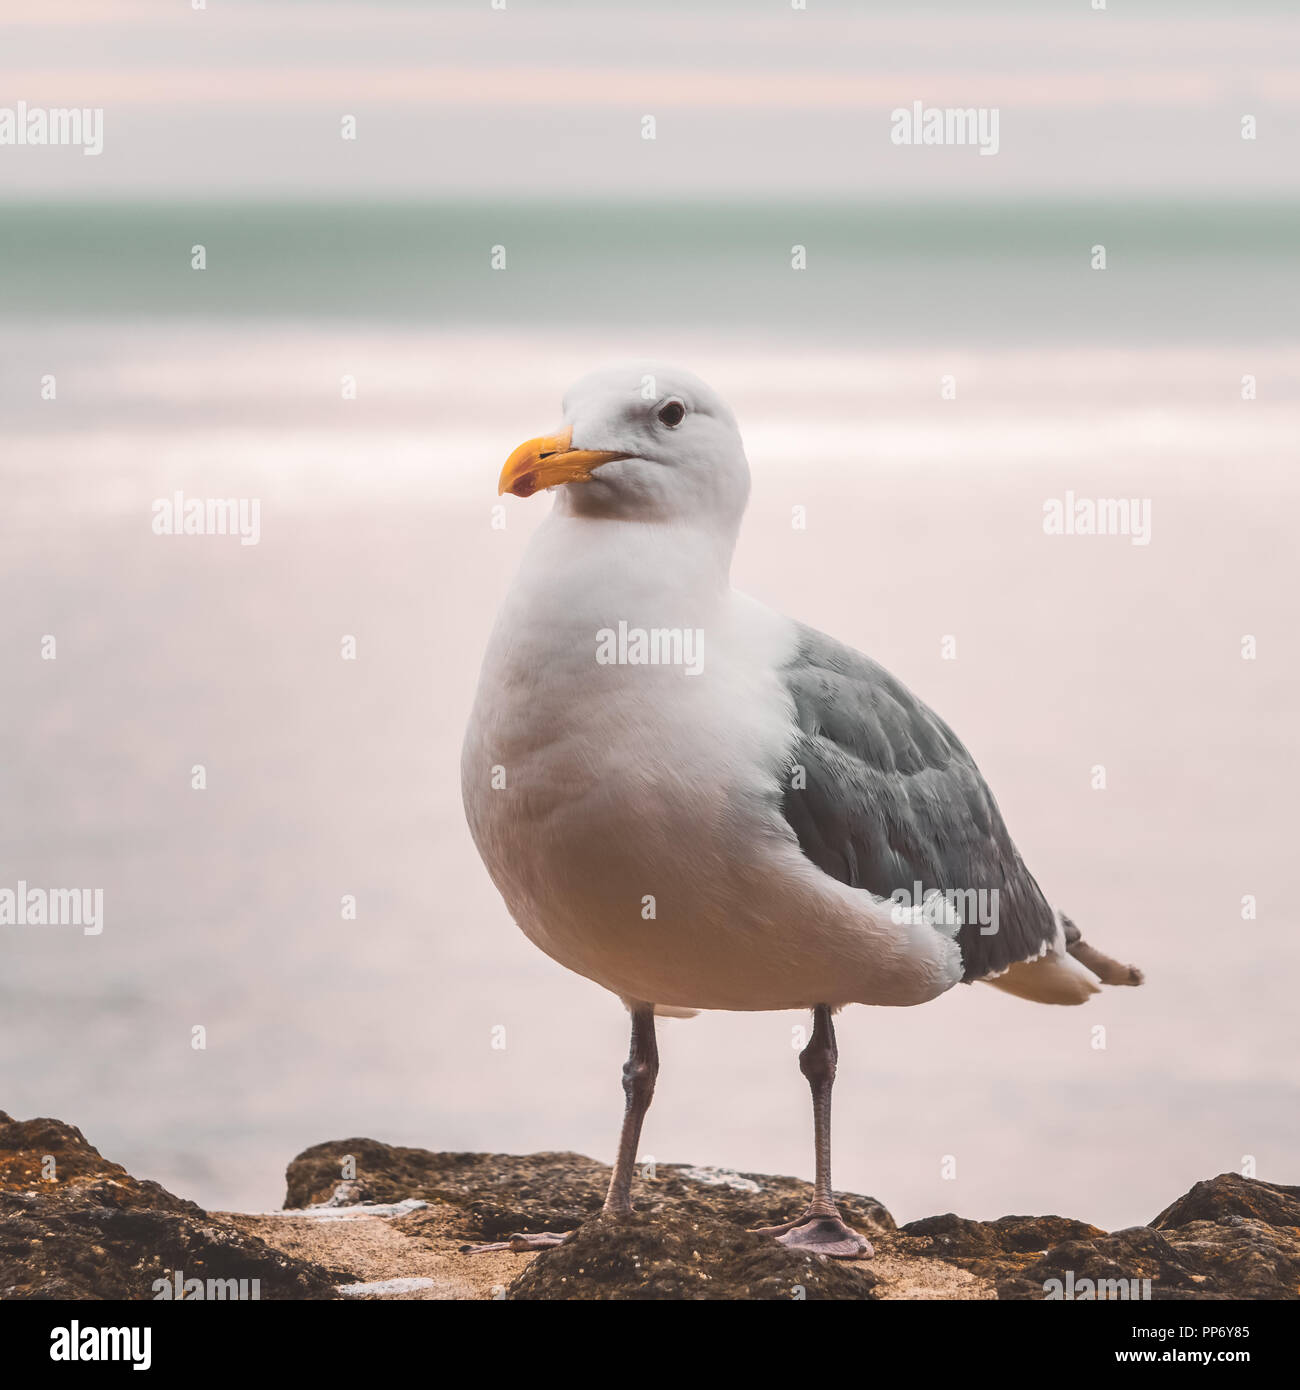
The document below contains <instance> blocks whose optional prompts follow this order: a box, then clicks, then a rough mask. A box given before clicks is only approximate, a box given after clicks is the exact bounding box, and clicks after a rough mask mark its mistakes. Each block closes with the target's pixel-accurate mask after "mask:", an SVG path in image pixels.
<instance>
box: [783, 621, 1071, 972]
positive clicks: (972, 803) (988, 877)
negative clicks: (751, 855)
mask: <svg viewBox="0 0 1300 1390" xmlns="http://www.w3.org/2000/svg"><path fill="white" fill-rule="evenodd" d="M782 674H783V676H784V678H785V682H786V685H787V688H788V689H789V692H790V695H791V697H792V699H793V701H794V707H795V711H796V718H797V721H798V725H799V733H798V735H797V737H796V739H795V743H794V746H793V748H792V750H791V754H790V762H791V765H792V766H791V768H790V769H789V771H790V773H791V775H790V776H788V777H787V779H786V782H785V794H784V799H783V804H782V811H783V812H784V815H785V818H786V820H787V821H788V822H789V823H790V826H791V827H792V828H793V830H794V832H795V834H796V836H797V837H798V839H799V844H800V847H801V848H802V849H803V852H804V854H805V855H807V857H808V858H809V859H811V860H812V862H813V863H814V864H816V865H817V866H818V867H819V868H820V869H822V870H823V871H824V872H825V873H828V874H830V875H831V876H832V877H833V878H836V879H838V880H839V881H840V882H841V883H847V884H850V885H851V886H853V887H855V888H866V889H868V890H869V891H870V892H872V893H875V894H876V895H877V896H878V897H889V896H890V895H891V894H892V893H895V892H896V891H898V890H904V891H906V893H907V894H908V895H909V897H908V901H911V898H912V895H913V892H914V890H913V885H914V884H916V883H920V884H921V885H922V887H923V890H924V891H926V892H928V891H930V890H931V889H938V890H939V891H941V892H960V893H963V894H967V893H969V892H970V890H975V891H976V892H977V893H978V892H980V891H981V890H983V891H984V892H986V893H991V892H992V890H996V897H995V898H993V897H988V898H985V899H984V901H985V902H986V903H988V904H992V903H994V902H996V904H997V916H996V930H995V931H992V932H988V933H987V934H986V931H982V930H981V924H980V923H979V922H977V921H973V920H969V919H970V918H971V917H972V916H974V915H975V914H973V913H971V912H969V911H968V912H967V913H965V914H964V915H965V916H966V918H967V920H965V921H964V922H963V925H962V926H961V927H960V929H959V931H958V935H957V940H958V942H959V944H960V946H961V953H962V963H963V966H964V968H965V974H964V978H965V979H966V980H967V981H971V980H978V979H982V978H983V977H984V976H987V975H991V974H997V973H999V972H1001V971H1002V970H1005V969H1006V967H1007V966H1009V965H1011V964H1013V963H1014V962H1016V961H1023V960H1031V959H1034V958H1036V957H1037V956H1039V955H1041V954H1042V951H1043V948H1044V946H1045V945H1047V943H1049V942H1051V941H1052V940H1053V939H1054V937H1055V935H1056V923H1055V919H1054V916H1053V913H1052V909H1051V908H1050V907H1049V906H1048V903H1047V900H1046V899H1045V898H1044V897H1043V894H1042V890H1041V889H1040V888H1039V886H1038V884H1037V883H1036V882H1035V881H1034V878H1033V875H1032V874H1031V873H1030V872H1029V870H1028V869H1026V868H1025V865H1024V863H1023V861H1022V860H1021V858H1020V854H1019V852H1018V851H1017V850H1016V847H1015V845H1014V844H1013V843H1012V841H1011V836H1010V835H1009V834H1008V833H1007V828H1006V826H1005V824H1004V823H1003V821H1002V815H1001V813H1000V812H999V810H998V807H997V802H996V801H994V799H993V793H992V792H991V791H989V789H988V786H987V785H986V784H985V781H984V779H983V777H981V776H980V772H979V769H978V768H977V767H976V766H975V762H974V759H973V758H972V757H971V755H970V754H969V753H968V752H967V751H966V749H965V748H964V747H963V746H962V744H961V742H960V740H959V739H958V738H957V736H956V735H955V734H954V733H953V732H952V730H951V729H949V728H948V726H947V725H946V724H945V723H944V722H943V720H941V719H940V718H939V717H938V715H936V714H935V713H934V712H933V711H932V710H930V709H928V708H927V707H926V705H924V704H923V703H922V702H921V701H920V700H918V699H917V698H916V696H915V695H913V694H912V693H911V691H910V690H908V689H907V687H906V686H904V685H903V684H902V683H901V682H900V681H897V680H895V679H894V677H893V676H891V675H890V674H889V672H888V671H886V670H885V669H884V668H883V667H882V666H879V665H877V664H876V662H874V661H872V660H871V659H870V658H868V657H865V656H862V655H861V654H860V653H858V652H855V651H854V650H853V649H852V648H850V647H846V646H843V645H842V644H841V643H839V642H836V641H835V640H834V639H833V638H830V637H827V636H825V635H824V634H822V633H820V632H817V631H816V630H815V629H813V628H809V627H804V626H803V625H802V624H801V625H799V641H798V646H797V650H796V652H795V654H794V656H793V657H792V658H791V659H790V661H789V662H788V663H787V665H786V667H785V668H784V671H783V673H782ZM795 765H798V766H801V767H802V768H803V769H804V775H803V776H802V777H797V776H795V775H793V774H794V769H795ZM801 782H802V783H803V784H804V785H802V786H800V785H799V784H800V783H801ZM964 901H966V902H974V901H977V900H974V899H969V898H968V899H965V900H964ZM984 916H985V927H986V930H987V926H988V925H989V923H990V919H991V918H992V916H993V914H992V912H991V911H987V912H985V914H984Z"/></svg>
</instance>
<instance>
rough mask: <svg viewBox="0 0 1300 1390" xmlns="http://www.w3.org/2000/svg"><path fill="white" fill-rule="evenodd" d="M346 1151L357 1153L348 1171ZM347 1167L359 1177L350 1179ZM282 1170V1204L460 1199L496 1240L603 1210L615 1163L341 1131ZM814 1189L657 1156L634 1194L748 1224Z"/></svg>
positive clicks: (468, 1227) (569, 1224) (853, 1210)
mask: <svg viewBox="0 0 1300 1390" xmlns="http://www.w3.org/2000/svg"><path fill="white" fill-rule="evenodd" d="M349 1157H350V1158H351V1159H352V1160H353V1162H352V1164H351V1165H349V1167H348V1168H347V1169H346V1170H345V1167H344V1164H345V1160H347V1159H348V1158H349ZM344 1171H354V1172H355V1174H356V1177H355V1178H354V1179H353V1180H351V1181H345V1180H344V1178H343V1176H342V1175H343V1173H344ZM285 1178H286V1192H285V1206H286V1207H306V1206H310V1205H312V1204H314V1203H321V1202H329V1201H335V1202H338V1203H353V1202H393V1201H400V1200H401V1199H402V1198H404V1197H418V1198H422V1199H423V1200H425V1201H427V1202H430V1203H442V1204H444V1205H449V1206H452V1207H455V1208H457V1209H458V1210H459V1211H460V1212H461V1214H462V1215H463V1218H464V1222H465V1225H464V1231H465V1238H466V1240H475V1239H482V1240H498V1239H500V1238H501V1237H502V1236H507V1235H510V1234H512V1233H513V1232H515V1231H572V1230H574V1229H575V1228H576V1227H578V1226H580V1225H581V1224H582V1223H583V1222H584V1221H587V1220H589V1219H590V1218H591V1217H593V1216H594V1215H596V1213H597V1212H599V1211H600V1207H601V1203H602V1202H603V1201H604V1200H605V1189H606V1188H607V1187H608V1186H609V1167H608V1165H606V1164H604V1163H597V1162H596V1161H595V1160H594V1159H590V1158H584V1157H583V1156H582V1155H581V1154H573V1153H538V1154H525V1155H522V1156H521V1155H518V1154H475V1153H432V1152H430V1151H429V1150H427V1149H403V1148H397V1147H394V1146H390V1145H387V1144H379V1143H376V1142H375V1141H374V1140H373V1139H345V1140H342V1141H340V1142H337V1143H332V1144H317V1145H316V1146H315V1147H313V1148H310V1149H307V1150H306V1151H305V1152H303V1153H301V1154H299V1155H298V1157H297V1158H295V1159H294V1160H293V1162H292V1163H290V1164H289V1167H288V1170H287V1171H286V1173H285ZM811 1193H812V1188H811V1187H810V1185H809V1184H808V1183H804V1182H799V1181H797V1180H796V1179H794V1178H776V1177H768V1176H766V1175H764V1174H756V1173H732V1172H730V1171H728V1170H725V1169H709V1168H692V1167H690V1166H689V1165H687V1164H667V1163H661V1164H658V1165H657V1166H656V1167H655V1169H654V1174H653V1176H652V1177H647V1176H644V1175H643V1176H641V1177H640V1178H638V1180H637V1182H636V1183H635V1184H634V1189H633V1202H634V1204H635V1206H636V1207H637V1208H638V1209H639V1210H648V1211H654V1210H656V1209H660V1208H665V1209H666V1208H668V1207H671V1209H672V1210H673V1211H674V1212H678V1213H681V1214H684V1215H688V1216H710V1215H715V1216H720V1217H722V1218H723V1219H725V1220H727V1221H730V1222H732V1223H733V1224H736V1225H739V1226H742V1227H748V1226H765V1225H767V1226H771V1225H776V1224H778V1223H780V1222H782V1221H788V1220H789V1219H790V1218H791V1217H794V1216H796V1215H798V1214H799V1212H800V1211H802V1209H803V1207H804V1205H805V1204H806V1203H807V1201H808V1199H809V1197H810V1195H811ZM838 1196H839V1200H840V1203H841V1206H840V1210H841V1212H842V1213H843V1216H844V1219H845V1220H846V1221H847V1222H848V1223H849V1225H851V1226H853V1227H855V1228H856V1229H858V1230H859V1231H862V1232H863V1233H864V1234H866V1235H869V1236H874V1235H875V1234H876V1233H877V1232H883V1231H892V1230H893V1229H894V1219H893V1217H891V1216H890V1214H889V1213H888V1212H887V1211H886V1210H885V1208H884V1207H883V1206H881V1204H880V1203H879V1202H877V1201H876V1200H875V1198H873V1197H862V1196H858V1195H856V1194H854V1193H840V1194H838ZM416 1224H417V1225H418V1224H419V1223H418V1220H417V1222H416Z"/></svg>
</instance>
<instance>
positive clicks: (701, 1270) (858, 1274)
mask: <svg viewBox="0 0 1300 1390" xmlns="http://www.w3.org/2000/svg"><path fill="white" fill-rule="evenodd" d="M480 1258H486V1257H480ZM875 1283H876V1276H875V1273H874V1272H873V1270H872V1268H871V1262H870V1261H869V1260H845V1261H840V1260H827V1259H823V1258H820V1257H817V1256H808V1255H802V1254H799V1253H798V1252H796V1251H793V1250H787V1249H786V1248H785V1247H784V1246H783V1245H778V1244H777V1243H776V1241H774V1240H770V1239H768V1238H766V1237H764V1236H756V1235H751V1234H750V1233H749V1232H748V1231H746V1230H744V1229H743V1228H741V1227H740V1226H737V1225H734V1224H733V1223H732V1222H730V1221H724V1220H721V1219H719V1218H718V1217H715V1216H707V1215H703V1214H690V1213H688V1212H685V1211H678V1210H671V1211H663V1212H638V1213H636V1214H635V1215H634V1216H632V1217H631V1218H630V1219H627V1220H623V1221H611V1220H609V1219H607V1218H602V1217H598V1218H596V1219H595V1220H592V1221H589V1222H587V1223H586V1224H585V1225H584V1226H583V1227H582V1228H581V1229H580V1230H579V1231H578V1232H577V1233H576V1234H575V1235H574V1236H573V1237H571V1238H570V1239H569V1240H567V1241H566V1242H565V1243H564V1244H563V1245H560V1246H557V1247H556V1248H555V1249H554V1250H548V1251H545V1252H544V1253H542V1254H540V1255H538V1256H537V1257H536V1258H535V1259H534V1260H533V1261H532V1262H531V1263H530V1264H529V1266H528V1268H527V1269H525V1270H524V1272H523V1273H522V1274H521V1275H520V1276H519V1277H518V1278H517V1279H516V1280H515V1281H514V1282H513V1283H512V1284H511V1285H510V1286H509V1288H508V1289H507V1290H506V1295H505V1296H506V1298H507V1299H512V1300H513V1299H520V1300H536V1299H569V1300H593V1301H615V1300H618V1301H644V1300H651V1299H677V1300H689V1301H691V1302H698V1301H702V1300H707V1299H737V1298H744V1299H754V1298H756V1299H784V1300H786V1301H791V1300H808V1299H827V1298H834V1299H871V1298H874V1297H875V1294H874V1293H873V1288H874V1286H875Z"/></svg>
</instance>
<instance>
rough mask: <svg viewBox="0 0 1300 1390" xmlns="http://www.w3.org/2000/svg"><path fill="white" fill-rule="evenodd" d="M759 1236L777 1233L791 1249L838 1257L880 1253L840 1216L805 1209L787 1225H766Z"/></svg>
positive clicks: (779, 1241)
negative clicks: (823, 1214)
mask: <svg viewBox="0 0 1300 1390" xmlns="http://www.w3.org/2000/svg"><path fill="white" fill-rule="evenodd" d="M753 1234H754V1235H756V1236H775V1237H776V1241H777V1244H778V1245H784V1246H785V1247H786V1249H787V1250H807V1251H808V1252H809V1253H810V1254H813V1255H827V1256H829V1257H830V1258H831V1259H835V1260H868V1259H870V1258H871V1256H872V1255H874V1254H875V1253H876V1252H875V1250H873V1249H872V1246H871V1242H870V1241H869V1240H867V1238H866V1237H865V1236H860V1235H859V1234H858V1233H857V1232H856V1231H855V1230H854V1229H853V1227H852V1226H846V1225H845V1224H844V1222H843V1221H841V1220H840V1218H839V1216H838V1215H832V1216H821V1215H817V1214H814V1213H812V1212H805V1213H804V1214H803V1215H802V1216H799V1217H796V1218H795V1219H794V1220H793V1221H787V1222H786V1223H785V1225H784V1226H763V1227H761V1228H760V1229H759V1230H757V1231H754V1232H753Z"/></svg>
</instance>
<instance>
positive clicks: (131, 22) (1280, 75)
mask: <svg viewBox="0 0 1300 1390" xmlns="http://www.w3.org/2000/svg"><path fill="white" fill-rule="evenodd" d="M1132 10H1133V7H1131V6H1123V7H1116V8H1114V9H1110V10H1105V11H1094V10H1092V9H1091V8H1089V6H1088V5H1087V4H1086V3H1084V0H1079V2H1078V3H1074V2H1073V0H1072V2H1071V3H1069V4H1056V5H1043V6H1038V7H1035V8H1033V9H1026V8H1025V7H1023V6H1018V5H1014V4H1005V3H1004V4H1003V5H1001V6H996V7H994V8H993V9H992V10H991V11H982V12H981V13H980V14H978V15H976V14H972V13H970V12H969V11H968V10H963V9H960V8H955V7H952V6H943V5H939V6H934V5H930V6H917V7H909V8H908V9H907V10H906V11H905V12H901V13H900V12H899V11H898V10H897V9H896V8H895V7H892V6H883V5H882V6H879V7H876V6H856V7H854V8H853V9H852V10H849V9H846V8H845V7H844V6H842V5H837V4H835V3H832V0H815V3H813V4H811V5H810V7H809V8H808V9H807V10H803V11H796V10H793V9H790V8H787V7H785V6H783V5H781V4H778V3H775V0H774V3H773V4H772V5H771V7H770V8H766V9H759V8H757V7H755V6H752V5H750V6H742V5H739V4H737V3H715V4H712V5H705V6H702V7H697V6H690V7H688V6H684V5H683V6H672V5H667V6H666V5H662V4H660V5H653V6H651V5H640V6H636V5H620V6H619V7H617V8H616V9H615V8H613V7H608V6H606V7H600V6H592V5H553V4H548V5H546V6H544V7H541V6H536V5H530V4H527V3H525V0H508V4H507V8H506V9H505V10H493V9H491V8H490V6H489V5H488V4H487V0H483V3H482V4H477V5H475V6H473V7H471V8H468V9H467V8H466V7H465V6H462V5H458V6H455V7H450V6H442V5H436V4H435V5H423V6H415V5H405V4H398V3H374V4H368V5H364V6H362V5H357V4H337V5H331V4H312V5H301V4H292V3H261V4H251V3H241V2H240V0H220V3H213V4H212V5H211V6H210V7H209V8H207V9H205V10H201V11H194V10H192V9H190V8H189V7H188V6H186V5H183V4H180V3H172V0H127V3H123V4H109V3H108V0H98V2H97V3H90V2H89V0H51V3H48V4H45V5H42V6H40V7H38V8H33V7H30V6H19V5H17V4H8V5H6V6H5V7H4V9H0V105H12V104H14V103H15V102H17V101H18V100H24V101H26V102H27V103H28V104H29V105H81V106H87V105H89V106H103V107H104V108H105V148H104V153H103V155H102V156H101V157H99V158H97V159H90V160H74V159H72V158H69V157H65V156H66V153H67V152H64V151H32V150H26V149H12V148H7V149H0V161H2V163H0V174H2V175H3V186H4V187H5V188H6V189H7V190H9V191H11V192H13V193H17V194H19V195H24V194H26V195H37V196H39V195H42V194H50V195H55V196H130V195H132V194H142V195H149V194H152V195H159V194H167V195H177V194H180V195H190V196H205V195H239V194H252V195H258V196H265V195H271V196H278V195H293V194H312V195H325V196H337V197H340V198H347V197H350V196H370V195H374V194H386V195H394V196H404V195H409V196H418V197H430V196H455V195H457V194H478V195H487V196H494V197H499V196H506V197H509V196H536V195H538V194H541V193H549V194H552V195H560V196H562V195H563V194H564V193H566V192H574V193H577V194H580V195H584V196H601V195H609V196H627V195H643V196H654V197H663V196H674V195H679V194H685V195H691V194H698V193H702V192H709V193H717V194H733V195H740V196H744V195H763V196H767V195H770V194H772V193H773V192H774V191H777V190H779V191H785V192H792V193H797V194H807V195H813V194H822V195H827V194H835V195H841V196H843V195H850V196H853V195H856V196H902V197H909V196H945V195H957V196H971V195H973V196H979V195H982V194H988V195H993V196H1033V195H1039V194H1046V195H1053V194H1055V195H1070V194H1087V193H1089V192H1095V191H1101V190H1105V191H1107V192H1109V193H1111V194H1114V195H1123V194H1125V193H1134V194H1143V195H1155V196H1158V195H1161V194H1170V195H1179V194H1188V195H1195V194H1198V193H1200V194H1204V195H1214V196H1233V195H1236V194H1240V195H1242V196H1256V195H1271V196H1277V195H1291V194H1294V193H1295V192H1296V191H1297V176H1296V169H1297V167H1300V158H1298V157H1297V156H1298V154H1300V19H1298V18H1297V17H1296V16H1295V15H1294V14H1293V13H1288V12H1287V11H1286V10H1282V9H1274V8H1272V7H1269V6H1255V7H1252V6H1246V7H1240V6H1238V7H1234V9H1233V11H1232V13H1230V14H1229V13H1226V12H1224V11H1221V10H1218V9H1216V8H1211V7H1205V8H1203V9H1198V8H1197V7H1195V6H1193V7H1191V8H1190V10H1189V8H1188V7H1186V6H1181V5H1179V6H1174V5H1164V4H1150V3H1149V4H1147V5H1145V6H1143V7H1142V8H1141V12H1140V13H1135V12H1132ZM916 100H920V101H924V102H926V103H927V104H929V105H935V106H944V105H959V106H969V105H976V106H989V107H997V108H998V109H999V111H1000V115H1001V120H1000V125H1001V152H1000V154H999V157H998V158H997V159H982V160H981V159H972V158H971V157H969V156H970V155H971V154H973V152H972V151H952V150H934V149H930V150H921V149H906V150H902V151H900V149H899V148H898V147H896V146H894V145H892V144H891V143H890V141H889V129H890V120H889V113H890V111H891V110H892V109H893V108H895V107H897V106H910V105H911V103H912V102H913V101H916ZM344 114H352V115H355V116H356V117H357V120H358V139H357V140H356V141H355V142H349V143H345V142H344V141H342V140H341V139H340V134H339V129H340V120H341V117H342V116H343V115H344ZM645 114H653V115H654V116H655V117H656V121H657V123H658V138H657V139H656V140H655V141H654V142H653V143H651V142H647V141H643V140H642V139H641V127H640V123H641V117H642V116H643V115H645ZM1247 114H1249V115H1254V116H1255V117H1256V119H1257V121H1258V123H1259V134H1258V138H1257V139H1256V140H1255V141H1253V142H1246V141H1243V140H1242V139H1241V138H1240V123H1241V118H1242V116H1243V115H1247Z"/></svg>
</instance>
